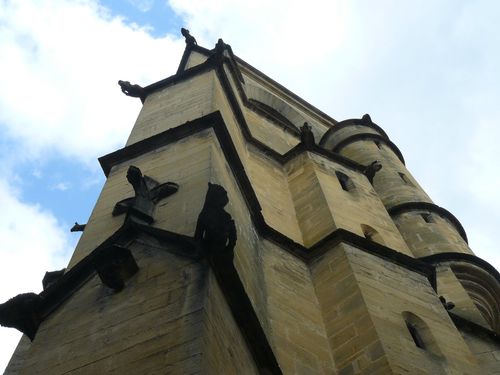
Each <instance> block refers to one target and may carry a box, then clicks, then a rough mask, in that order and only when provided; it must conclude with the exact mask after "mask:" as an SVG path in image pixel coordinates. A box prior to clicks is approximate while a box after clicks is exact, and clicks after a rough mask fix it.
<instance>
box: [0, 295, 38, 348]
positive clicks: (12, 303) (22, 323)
mask: <svg viewBox="0 0 500 375" xmlns="http://www.w3.org/2000/svg"><path fill="white" fill-rule="evenodd" d="M41 300H42V297H40V296H39V295H38V294H35V293H24V294H18V295H17V296H15V297H13V298H11V299H9V300H8V301H7V302H5V303H2V304H0V324H1V325H2V326H4V327H12V328H15V329H17V330H19V331H21V332H22V333H24V334H25V335H26V336H28V337H29V338H30V340H31V341H33V339H34V338H35V334H36V331H37V329H38V326H39V325H40V315H39V306H40V302H41Z"/></svg>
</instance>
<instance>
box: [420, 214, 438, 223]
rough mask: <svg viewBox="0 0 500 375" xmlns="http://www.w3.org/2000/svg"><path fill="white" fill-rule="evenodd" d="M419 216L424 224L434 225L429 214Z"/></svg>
mask: <svg viewBox="0 0 500 375" xmlns="http://www.w3.org/2000/svg"><path fill="white" fill-rule="evenodd" d="M421 216H422V219H424V221H425V222H426V223H435V221H434V218H433V217H432V215H431V214H421Z"/></svg>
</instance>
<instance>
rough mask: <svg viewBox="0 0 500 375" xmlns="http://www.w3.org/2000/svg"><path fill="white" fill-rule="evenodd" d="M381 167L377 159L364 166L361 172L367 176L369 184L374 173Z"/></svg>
mask: <svg viewBox="0 0 500 375" xmlns="http://www.w3.org/2000/svg"><path fill="white" fill-rule="evenodd" d="M381 169H382V164H380V162H379V161H378V160H375V161H374V162H372V163H371V164H370V165H368V166H366V167H365V169H364V170H363V174H364V175H365V176H366V177H367V178H368V181H370V183H371V184H373V179H374V177H375V174H376V173H377V172H378V171H380V170H381Z"/></svg>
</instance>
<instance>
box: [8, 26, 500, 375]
mask: <svg viewBox="0 0 500 375" xmlns="http://www.w3.org/2000/svg"><path fill="white" fill-rule="evenodd" d="M183 35H184V36H185V37H186V49H185V51H184V54H183V56H182V59H181V62H180V65H179V68H178V71H177V73H176V74H174V75H173V76H171V77H168V78H166V79H164V80H162V81H159V82H156V83H153V84H151V85H149V86H146V87H140V86H138V85H132V84H130V83H128V82H124V81H120V85H121V87H122V91H123V92H124V93H125V94H127V95H129V96H132V97H137V98H139V99H140V100H142V102H143V108H142V110H141V112H140V114H139V117H138V119H137V121H136V123H135V125H134V128H133V129H132V132H131V134H130V137H129V139H128V141H127V144H126V145H125V147H124V148H122V149H120V150H117V151H115V152H112V153H110V154H108V155H106V156H103V157H101V158H100V159H99V162H100V164H101V166H102V169H103V171H104V174H105V175H106V177H107V180H106V183H105V185H104V187H103V190H102V192H101V194H100V196H99V198H98V200H97V202H96V205H95V207H94V210H93V212H92V214H91V216H90V218H89V221H88V223H87V224H86V226H85V228H84V231H83V234H82V236H81V239H80V241H79V243H78V245H77V247H76V249H75V252H74V254H73V256H72V258H71V261H70V263H69V265H68V268H67V269H66V270H65V271H64V272H53V273H47V275H46V277H45V278H44V291H43V292H42V293H40V294H38V295H37V294H34V293H26V294H21V295H19V296H16V297H14V298H13V299H11V300H9V301H7V302H6V303H4V304H2V305H0V323H1V324H2V325H6V326H10V327H15V328H17V329H19V330H21V331H22V332H23V333H25V336H23V338H22V340H21V342H20V344H19V346H18V348H17V350H16V352H15V353H14V356H13V357H12V360H11V362H10V363H9V366H8V368H7V370H6V374H9V375H13V374H19V375H21V374H30V375H31V374H195V373H200V374H281V373H283V374H339V375H345V374H380V375H387V374H500V339H499V333H500V317H499V316H500V275H499V273H498V271H497V270H495V269H494V268H493V267H492V266H491V265H489V264H488V263H487V262H485V261H484V260H482V259H480V258H478V257H476V256H475V255H474V254H473V252H472V251H471V250H470V248H469V247H468V245H467V237H466V234H465V231H464V229H463V228H462V226H461V224H460V222H459V221H458V220H457V219H456V218H455V217H454V216H453V215H452V214H451V213H450V212H448V211H447V210H446V209H444V208H442V207H439V206H437V205H436V204H435V203H433V202H432V200H431V199H430V198H429V196H428V195H427V194H426V193H425V192H424V190H423V189H422V188H421V187H420V186H419V185H418V183H417V181H415V179H414V178H413V177H412V176H411V174H410V172H409V171H408V170H407V169H406V167H405V162H404V158H403V155H402V153H401V152H400V151H399V149H398V148H397V146H396V145H395V144H394V143H392V142H391V140H390V139H389V137H388V136H387V134H386V133H385V132H384V131H383V130H382V128H381V127H379V126H378V125H377V124H375V123H374V122H373V121H372V119H371V118H370V116H368V115H365V116H363V117H362V118H361V119H352V120H345V121H341V122H338V121H336V120H334V119H333V118H331V117H329V116H328V115H326V114H324V113H323V112H321V111H320V110H318V109H317V108H315V107H313V106H312V105H310V104H309V103H307V102H305V101H304V100H302V99H301V98H300V97H298V96H297V95H295V94H294V93H292V92H290V91H289V90H287V89H286V88H285V87H283V86H281V85H280V84H278V83H276V82H275V81H273V80H272V79H271V78H269V77H267V76H266V75H264V74H263V73H261V72H260V71H258V70H257V69H255V68H253V67H252V66H250V65H249V64H248V63H246V62H245V61H243V60H241V59H240V58H238V57H237V56H235V55H234V54H233V52H232V50H231V47H230V46H229V45H227V44H225V43H224V42H223V41H222V40H219V42H218V43H217V44H216V46H215V48H213V49H211V50H209V49H206V48H203V47H201V46H198V45H197V44H196V41H195V39H194V38H193V37H192V36H190V35H189V32H188V31H187V30H183ZM131 100H133V99H131ZM79 229H83V228H79Z"/></svg>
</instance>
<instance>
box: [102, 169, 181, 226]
mask: <svg viewBox="0 0 500 375" xmlns="http://www.w3.org/2000/svg"><path fill="white" fill-rule="evenodd" d="M127 180H128V182H130V184H131V185H132V187H133V188H134V192H135V196H134V197H131V198H126V199H123V200H121V201H120V202H118V203H117V204H116V205H115V208H114V209H113V213H112V215H113V216H118V215H121V214H124V213H127V215H128V217H129V218H130V217H134V218H136V219H139V220H140V221H145V222H146V223H148V224H151V223H152V222H153V210H154V207H155V205H156V203H158V202H159V201H160V200H162V199H163V198H166V197H168V196H169V195H172V194H174V193H176V192H177V190H179V185H177V184H176V183H174V182H166V183H164V184H160V183H158V182H157V181H155V180H154V179H152V178H151V177H148V176H143V175H142V172H141V170H140V169H139V168H137V167H135V166H133V165H131V166H130V167H129V168H128V171H127Z"/></svg>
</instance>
